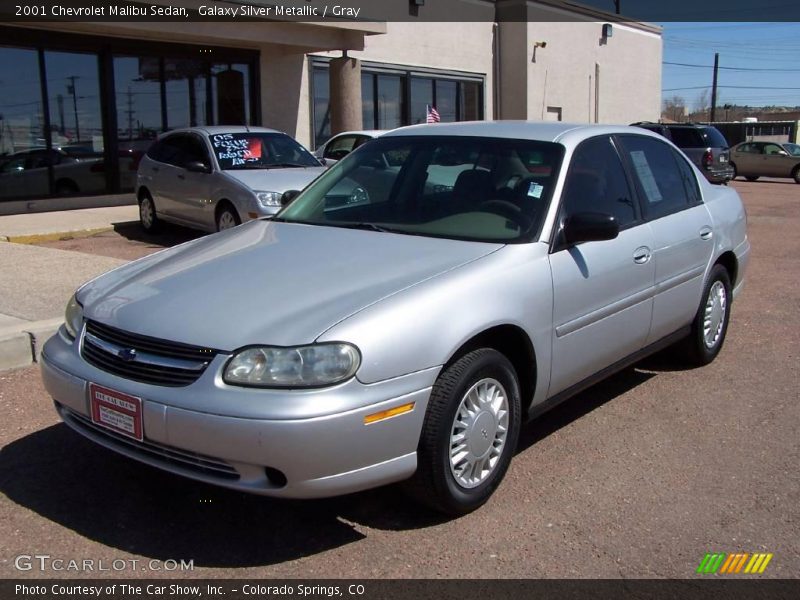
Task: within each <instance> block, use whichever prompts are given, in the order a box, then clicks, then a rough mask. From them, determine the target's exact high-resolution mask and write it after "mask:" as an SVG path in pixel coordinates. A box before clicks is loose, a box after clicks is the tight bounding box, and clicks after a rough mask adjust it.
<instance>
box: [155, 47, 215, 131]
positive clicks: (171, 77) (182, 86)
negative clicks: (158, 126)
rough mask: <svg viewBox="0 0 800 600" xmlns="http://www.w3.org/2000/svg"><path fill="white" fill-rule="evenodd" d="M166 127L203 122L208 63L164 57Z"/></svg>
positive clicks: (202, 123)
mask: <svg viewBox="0 0 800 600" xmlns="http://www.w3.org/2000/svg"><path fill="white" fill-rule="evenodd" d="M164 81H165V90H166V94H167V128H168V129H177V128H179V127H194V126H196V125H207V124H208V123H209V119H208V118H207V113H206V111H207V108H208V106H207V104H208V103H207V99H206V84H207V81H208V63H206V62H203V61H200V60H185V59H172V58H167V59H165V60H164Z"/></svg>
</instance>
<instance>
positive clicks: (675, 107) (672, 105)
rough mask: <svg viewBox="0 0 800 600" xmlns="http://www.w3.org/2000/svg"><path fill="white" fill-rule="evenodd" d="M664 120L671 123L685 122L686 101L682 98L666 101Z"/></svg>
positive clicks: (675, 97) (671, 98)
mask: <svg viewBox="0 0 800 600" xmlns="http://www.w3.org/2000/svg"><path fill="white" fill-rule="evenodd" d="M661 117H662V118H663V119H669V120H670V121H678V122H680V121H683V120H685V119H686V100H685V99H684V98H683V97H682V96H672V97H670V98H665V99H664V107H663V109H662V111H661Z"/></svg>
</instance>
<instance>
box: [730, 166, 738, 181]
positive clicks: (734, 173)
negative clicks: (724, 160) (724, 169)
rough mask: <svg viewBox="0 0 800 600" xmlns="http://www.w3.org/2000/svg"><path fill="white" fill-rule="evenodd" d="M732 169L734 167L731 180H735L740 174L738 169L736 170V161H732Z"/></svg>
mask: <svg viewBox="0 0 800 600" xmlns="http://www.w3.org/2000/svg"><path fill="white" fill-rule="evenodd" d="M731 169H733V174H732V175H731V181H733V180H734V179H736V177H737V176H738V175H739V173H738V171H737V170H736V163H731Z"/></svg>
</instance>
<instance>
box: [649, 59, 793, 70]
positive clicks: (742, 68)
mask: <svg viewBox="0 0 800 600" xmlns="http://www.w3.org/2000/svg"><path fill="white" fill-rule="evenodd" d="M661 64H662V65H675V66H678V67H695V68H700V69H713V68H714V66H713V65H693V64H689V63H679V62H671V61H668V60H664V61H661ZM718 68H719V69H725V70H726V71H780V72H782V73H783V72H789V71H791V72H796V71H800V69H759V68H754V67H718Z"/></svg>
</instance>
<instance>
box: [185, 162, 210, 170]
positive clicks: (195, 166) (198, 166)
mask: <svg viewBox="0 0 800 600" xmlns="http://www.w3.org/2000/svg"><path fill="white" fill-rule="evenodd" d="M184 168H185V169H186V170H187V171H189V172H190V173H211V166H209V165H208V164H206V163H204V162H203V161H202V160H193V161H190V162H188V163H186V164H185V165H184Z"/></svg>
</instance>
